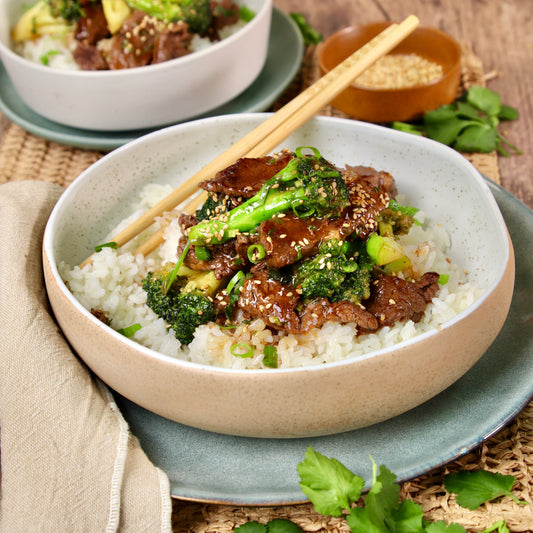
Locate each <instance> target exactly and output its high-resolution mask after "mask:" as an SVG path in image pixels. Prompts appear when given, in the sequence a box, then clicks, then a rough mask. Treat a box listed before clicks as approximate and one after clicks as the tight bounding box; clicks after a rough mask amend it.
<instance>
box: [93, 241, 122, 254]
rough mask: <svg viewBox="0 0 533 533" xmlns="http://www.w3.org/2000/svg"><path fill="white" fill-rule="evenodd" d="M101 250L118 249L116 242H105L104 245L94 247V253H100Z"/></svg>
mask: <svg viewBox="0 0 533 533" xmlns="http://www.w3.org/2000/svg"><path fill="white" fill-rule="evenodd" d="M103 248H113V250H116V249H117V248H118V244H117V243H116V242H105V243H104V244H98V245H97V246H95V247H94V251H95V252H101V251H102V249H103Z"/></svg>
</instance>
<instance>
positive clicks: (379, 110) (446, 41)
mask: <svg viewBox="0 0 533 533" xmlns="http://www.w3.org/2000/svg"><path fill="white" fill-rule="evenodd" d="M390 24H391V23H390V22H374V23H371V24H367V25H364V26H350V27H347V28H344V29H342V30H340V31H338V32H337V33H335V34H333V35H332V36H331V37H329V38H328V39H327V40H326V41H325V42H324V43H322V44H321V45H320V46H319V48H318V61H319V65H320V69H321V71H322V74H323V75H324V74H326V73H327V72H329V71H330V70H332V69H333V68H335V67H336V66H337V65H338V64H339V63H341V62H342V61H343V60H344V59H346V58H347V57H348V56H349V55H350V54H352V53H353V52H355V51H356V50H357V49H359V48H361V46H363V45H365V44H366V43H367V42H368V41H370V40H371V39H372V38H373V37H375V36H376V35H377V34H378V33H380V32H381V31H383V30H384V29H385V28H386V27H387V26H389V25H390ZM391 54H416V55H417V56H419V57H422V58H424V59H427V60H429V61H432V62H434V63H438V64H440V65H441V66H442V70H443V74H442V76H441V77H440V78H438V79H436V80H434V81H432V82H430V83H427V84H424V85H416V86H411V87H406V88H398V89H380V88H371V87H367V86H358V85H356V84H353V85H351V86H350V87H348V88H347V89H346V90H344V91H343V92H341V93H340V94H339V95H338V96H337V97H336V98H335V99H334V100H333V101H332V102H331V104H332V105H333V106H334V107H335V108H337V109H339V110H341V111H343V112H345V113H347V114H348V115H350V116H352V117H354V118H357V119H359V120H364V121H367V122H377V123H386V122H393V121H396V120H399V121H408V120H413V119H416V118H419V117H420V116H422V115H423V114H424V112H425V111H430V110H432V109H436V108H437V107H439V106H441V105H443V104H449V103H451V102H452V101H453V100H454V99H455V98H456V96H457V89H458V87H459V82H460V75H461V48H460V46H459V44H458V43H457V42H456V41H455V40H454V39H453V38H452V37H450V36H449V35H448V34H446V33H444V32H442V31H440V30H438V29H436V28H430V27H425V26H421V27H418V28H417V29H416V30H415V31H414V32H413V33H412V34H410V35H409V36H408V37H407V38H406V39H405V40H404V41H402V42H401V43H400V44H399V45H398V46H396V47H395V48H394V49H393V50H392V51H391Z"/></svg>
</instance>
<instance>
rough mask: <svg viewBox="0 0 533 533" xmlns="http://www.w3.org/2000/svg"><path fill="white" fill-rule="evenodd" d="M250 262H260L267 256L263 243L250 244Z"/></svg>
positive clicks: (248, 252) (248, 251)
mask: <svg viewBox="0 0 533 533" xmlns="http://www.w3.org/2000/svg"><path fill="white" fill-rule="evenodd" d="M246 253H247V254H248V259H249V260H250V263H259V261H261V259H264V258H265V257H266V252H265V247H264V246H263V245H262V244H252V245H250V246H248V250H247V251H246Z"/></svg>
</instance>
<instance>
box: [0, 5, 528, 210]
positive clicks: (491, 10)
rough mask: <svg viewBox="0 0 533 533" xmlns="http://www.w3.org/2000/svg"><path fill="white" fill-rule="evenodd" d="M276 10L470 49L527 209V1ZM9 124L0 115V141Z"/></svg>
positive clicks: (327, 29)
mask: <svg viewBox="0 0 533 533" xmlns="http://www.w3.org/2000/svg"><path fill="white" fill-rule="evenodd" d="M274 4H275V5H276V6H277V7H279V8H280V9H281V10H283V11H285V12H287V13H289V12H299V13H303V14H304V15H305V16H306V18H307V20H308V21H309V22H310V24H311V25H312V26H313V28H315V29H317V30H318V31H320V32H321V33H322V35H323V36H324V37H327V36H329V35H331V34H332V33H334V32H335V31H337V30H339V29H341V28H342V27H344V26H348V25H350V24H357V23H365V22H371V21H377V20H393V21H399V20H402V19H403V18H405V17H406V16H408V15H409V14H411V13H412V14H415V15H417V16H418V18H419V19H420V21H421V23H422V24H425V25H431V26H436V27H438V28H440V29H441V30H443V31H446V32H447V33H449V34H451V35H452V36H453V37H455V39H457V40H458V41H460V42H461V43H465V44H466V45H468V46H470V47H471V48H472V50H473V51H474V53H475V54H476V55H477V56H478V57H479V58H480V59H481V60H482V62H483V68H484V71H485V72H486V73H487V76H488V78H489V79H488V81H487V85H488V86H489V87H490V88H491V89H493V90H495V91H497V92H498V93H499V94H500V95H501V97H502V101H503V102H504V103H506V104H509V105H512V106H513V107H516V108H517V109H518V110H519V112H520V118H519V120H518V121H516V122H512V123H506V124H505V126H504V127H502V128H501V131H502V132H504V133H505V135H506V136H507V138H508V139H509V140H510V141H511V142H512V143H513V144H515V145H516V146H519V147H520V148H521V149H522V150H523V152H524V153H523V155H513V156H512V157H509V158H506V157H500V158H499V168H500V179H501V184H502V185H503V186H504V187H505V188H506V189H508V190H509V191H510V192H512V193H513V194H514V195H515V196H517V197H518V198H519V199H520V200H522V201H523V202H524V203H525V204H527V205H528V206H529V207H530V208H533V176H532V168H533V147H532V145H531V141H530V139H531V138H532V137H533V100H532V98H531V96H530V88H531V87H533V69H531V65H532V63H533V31H531V28H532V27H533V1H532V0H447V1H442V0H403V1H398V0H274ZM8 124H9V121H8V119H7V118H6V117H5V116H3V115H2V114H1V113H0V137H1V135H2V133H3V132H4V131H5V129H6V128H7V125H8Z"/></svg>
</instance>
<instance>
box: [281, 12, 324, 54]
mask: <svg viewBox="0 0 533 533" xmlns="http://www.w3.org/2000/svg"><path fill="white" fill-rule="evenodd" d="M289 16H290V18H291V19H292V20H293V21H294V22H295V23H296V26H298V29H299V30H300V33H301V34H302V37H303V40H304V45H305V46H310V45H313V44H318V43H319V42H321V41H322V34H321V33H319V32H318V31H316V30H315V29H313V28H312V27H311V25H310V24H309V22H307V19H306V18H305V15H302V13H290V14H289Z"/></svg>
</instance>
